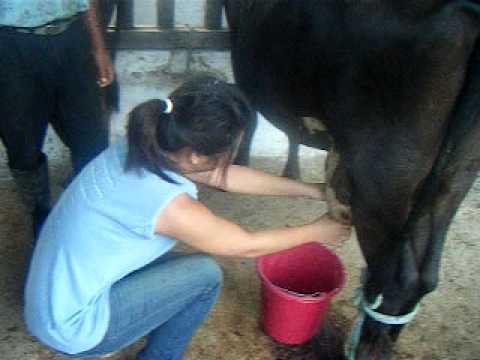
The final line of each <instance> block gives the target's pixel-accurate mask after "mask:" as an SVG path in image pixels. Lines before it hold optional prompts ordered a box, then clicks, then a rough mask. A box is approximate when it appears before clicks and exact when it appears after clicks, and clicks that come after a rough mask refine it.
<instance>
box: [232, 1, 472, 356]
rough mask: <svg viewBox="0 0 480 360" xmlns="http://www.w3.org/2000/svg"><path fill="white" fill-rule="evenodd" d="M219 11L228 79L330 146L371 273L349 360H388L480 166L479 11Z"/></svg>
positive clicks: (273, 4)
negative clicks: (313, 124)
mask: <svg viewBox="0 0 480 360" xmlns="http://www.w3.org/2000/svg"><path fill="white" fill-rule="evenodd" d="M226 11H227V18H228V21H229V25H230V28H231V32H232V61H233V66H234V72H235V77H236V81H237V82H238V83H239V84H240V86H241V87H242V89H243V90H244V91H245V92H246V94H247V95H248V96H250V98H251V100H252V103H253V104H254V106H255V107H256V108H257V109H258V110H260V111H261V112H262V113H263V114H264V115H265V116H266V117H267V118H268V119H269V120H271V121H272V122H273V124H274V125H276V126H277V127H278V128H280V129H281V130H283V131H285V132H287V133H288V134H289V136H290V137H291V138H293V139H294V140H295V141H297V142H300V143H305V144H307V145H310V146H317V147H322V146H324V145H325V138H324V135H322V134H321V133H320V135H318V136H315V135H313V136H312V135H311V134H310V133H309V131H308V130H307V129H306V128H305V126H304V123H303V122H302V121H301V118H303V117H311V118H315V119H317V120H321V122H323V124H324V125H325V126H326V128H327V130H328V132H329V134H330V135H331V137H332V139H333V141H334V148H335V157H336V158H337V160H338V161H337V162H336V166H335V168H334V170H333V171H330V173H331V177H330V185H331V186H332V187H333V192H332V193H331V194H336V195H337V198H338V199H339V200H340V201H341V202H342V203H343V204H346V205H348V206H350V208H351V216H352V221H353V223H354V225H355V227H356V230H357V235H358V240H359V242H360V246H361V249H362V252H363V254H364V256H365V259H366V261H367V265H368V271H367V276H366V279H365V284H364V292H363V293H364V295H363V300H362V305H361V306H360V309H361V311H363V312H364V313H365V315H364V321H363V322H362V323H360V324H359V327H360V331H359V332H358V335H359V341H358V342H359V343H358V346H356V345H355V344H353V346H352V349H351V352H350V354H349V355H348V357H349V358H350V359H365V360H372V359H388V358H390V357H391V345H392V343H393V342H394V341H395V340H396V339H397V337H398V335H399V333H400V330H401V328H402V326H403V324H404V323H406V322H408V321H409V320H411V318H412V317H413V315H414V312H415V309H416V306H417V304H418V303H419V301H420V300H421V298H422V297H423V296H424V295H425V294H427V293H428V292H431V291H433V290H434V289H435V288H436V286H437V282H438V271H439V264H440V258H441V254H442V249H443V242H444V239H445V236H446V233H447V230H448V227H449V224H450V222H451V220H452V217H453V216H454V214H455V212H456V210H457V208H458V206H459V205H460V203H461V202H462V200H463V198H464V196H465V194H466V193H467V191H468V189H469V188H470V186H471V185H472V183H473V181H474V180H475V178H476V176H477V172H478V170H479V168H480V151H478V148H477V146H478V145H477V144H478V143H479V140H480V44H479V41H478V39H479V33H480V16H479V14H480V4H479V2H478V1H455V0H453V1H444V0H343V1H342V0H302V1H299V0H263V1H262V0H226ZM253 130H254V129H251V131H250V132H253ZM337 215H338V214H337ZM354 340H355V339H354Z"/></svg>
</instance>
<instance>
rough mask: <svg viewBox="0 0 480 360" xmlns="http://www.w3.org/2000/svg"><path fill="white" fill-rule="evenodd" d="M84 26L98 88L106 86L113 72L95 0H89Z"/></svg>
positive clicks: (110, 81) (111, 79)
mask: <svg viewBox="0 0 480 360" xmlns="http://www.w3.org/2000/svg"><path fill="white" fill-rule="evenodd" d="M85 24H86V26H87V29H88V32H89V33H90V38H91V41H92V47H93V55H94V57H95V62H96V64H97V72H98V85H99V86H100V87H105V86H108V85H110V84H111V83H112V81H113V78H114V76H115V75H114V74H115V72H114V69H113V64H112V60H111V58H110V55H109V54H108V51H107V49H106V46H105V40H104V38H103V34H102V31H101V30H100V26H99V21H98V7H97V0H90V8H89V9H88V11H87V14H86V15H85Z"/></svg>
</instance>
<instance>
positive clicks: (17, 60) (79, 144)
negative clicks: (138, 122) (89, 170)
mask: <svg viewBox="0 0 480 360" xmlns="http://www.w3.org/2000/svg"><path fill="white" fill-rule="evenodd" d="M49 122H50V123H51V125H52V126H53V128H54V129H55V132H56V133H57V134H58V136H59V137H60V139H61V140H62V141H63V142H64V143H65V145H66V146H67V147H68V148H69V149H70V152H71V158H72V163H73V168H74V171H75V173H78V172H79V171H80V170H81V169H82V168H83V166H84V165H85V164H86V163H87V162H88V161H90V160H91V159H92V158H93V157H95V156H96V155H97V154H98V153H99V152H101V151H102V150H103V149H105V148H106V147H107V145H108V124H107V120H106V117H105V116H104V115H103V111H102V106H101V96H100V89H99V88H98V85H97V83H96V66H95V62H94V58H93V53H92V47H91V43H90V37H89V34H88V32H87V29H86V28H85V25H84V22H83V20H82V19H78V20H76V21H75V22H74V23H72V24H71V25H70V26H69V28H68V29H67V30H66V31H64V32H63V33H61V34H59V35H53V36H44V35H33V34H25V33H19V32H16V31H14V30H8V29H0V138H1V140H2V142H3V143H4V145H5V147H6V149H7V154H8V164H9V167H10V168H12V169H16V170H25V171H28V170H34V169H37V168H38V166H39V165H40V164H41V162H42V159H44V154H43V153H42V146H43V143H44V140H45V134H46V129H47V125H48V123H49Z"/></svg>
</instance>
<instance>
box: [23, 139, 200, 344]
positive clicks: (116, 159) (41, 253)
mask: <svg viewBox="0 0 480 360" xmlns="http://www.w3.org/2000/svg"><path fill="white" fill-rule="evenodd" d="M126 152H127V145H126V143H125V141H124V140H122V141H120V142H118V143H117V144H115V145H111V146H110V147H109V148H108V149H107V150H105V151H104V152H103V153H101V154H100V155H99V156H98V157H97V158H95V159H94V160H93V161H92V162H90V163H89V164H88V165H87V166H86V167H85V168H84V169H83V171H82V172H81V173H80V174H79V175H78V176H77V177H76V178H75V180H74V181H73V182H72V183H71V184H70V186H69V187H68V188H67V189H66V190H65V191H64V193H63V194H62V196H61V197H60V199H59V201H58V202H57V204H56V205H55V207H54V208H53V210H52V212H51V214H50V216H49V217H48V218H47V221H46V222H45V224H44V227H43V229H42V231H41V234H40V237H39V239H38V242H37V245H36V247H35V250H34V253H33V257H32V261H31V265H30V269H29V273H28V277H27V282H26V288H25V319H26V323H27V326H28V329H29V330H30V331H31V333H32V334H33V335H35V336H36V337H37V338H39V339H40V340H41V341H42V342H44V343H45V344H47V345H48V346H50V347H52V348H54V349H57V350H60V351H62V352H64V353H68V354H76V353H79V352H82V351H86V350H89V349H92V348H93V347H95V346H96V345H97V344H98V343H100V341H101V340H102V339H103V337H104V335H105V333H106V331H107V328H108V323H109V317H110V312H109V292H110V288H111V286H112V284H113V283H115V282H116V281H118V280H119V279H121V278H123V277H124V276H125V275H127V274H129V273H131V272H132V271H134V270H137V269H139V268H142V267H144V266H145V265H147V264H148V263H150V262H151V261H153V260H155V259H156V258H158V257H159V256H161V255H163V254H164V253H165V252H167V251H168V250H170V249H171V248H172V247H173V246H174V244H175V242H176V241H175V239H172V238H169V237H167V236H159V235H156V234H155V233H154V226H155V225H154V224H155V220H156V218H157V216H158V214H159V213H160V212H161V211H162V209H163V208H165V207H166V206H167V205H168V204H169V202H170V201H171V200H172V199H173V198H175V197H176V196H178V195H179V194H182V193H186V194H188V195H190V196H191V197H193V198H196V196H197V190H196V186H195V185H194V184H193V183H192V182H191V181H189V180H188V179H186V178H184V177H182V176H180V175H177V174H174V173H172V172H167V174H169V175H170V176H171V177H172V178H173V179H175V180H176V181H177V182H179V184H171V183H168V182H166V181H164V180H163V179H161V178H160V177H159V176H157V175H155V174H153V173H151V172H148V171H146V170H142V171H141V172H140V173H139V172H137V171H129V172H125V171H124V170H123V166H124V163H125V158H126Z"/></svg>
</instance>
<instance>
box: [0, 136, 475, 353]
mask: <svg viewBox="0 0 480 360" xmlns="http://www.w3.org/2000/svg"><path fill="white" fill-rule="evenodd" d="M52 146H53V145H52V143H51V142H49V143H48V144H47V152H48V151H51V147H52ZM60 153H61V154H62V155H61V156H57V157H55V158H54V159H53V160H52V161H51V164H50V166H51V173H52V184H53V185H52V188H53V190H54V193H57V194H58V193H59V192H60V191H61V188H60V186H59V184H60V183H61V181H62V180H63V179H64V178H65V177H66V176H67V173H68V165H67V164H68V158H67V157H66V156H65V155H64V154H65V152H64V151H61V152H60ZM302 165H303V171H304V178H305V179H306V180H309V181H321V180H322V176H323V175H322V171H321V169H322V166H323V158H322V157H321V156H319V157H318V158H315V159H310V160H308V161H307V160H306V161H304V162H303V163H302ZM254 166H256V167H259V168H263V169H266V170H269V171H272V172H277V173H278V172H279V171H280V169H281V167H282V166H283V160H282V159H256V160H255V162H254ZM0 196H1V198H2V203H1V204H2V206H1V208H0V324H1V325H2V326H1V327H0V359H2V360H3V359H5V360H7V359H8V360H47V359H48V360H60V359H63V358H62V357H61V356H59V355H56V354H54V353H52V352H50V351H48V350H46V349H45V348H44V347H43V346H42V345H41V344H39V343H38V342H36V341H35V339H33V338H32V337H31V336H30V335H29V334H28V333H27V332H26V329H25V326H24V324H23V321H22V287H23V281H24V275H25V272H26V267H27V264H28V259H29V257H30V253H31V240H30V238H31V235H30V228H29V226H30V224H29V219H28V218H27V217H25V214H24V210H23V209H22V207H21V206H20V205H19V198H18V194H17V193H16V191H15V188H14V186H13V183H12V181H11V178H10V176H9V174H8V170H7V168H6V160H5V152H4V150H3V149H0ZM201 199H202V201H204V202H205V203H206V204H207V205H208V206H209V207H210V208H211V209H213V211H214V212H216V213H218V214H220V215H223V216H225V217H227V218H229V219H231V220H234V221H236V222H238V223H239V224H241V225H243V226H245V227H247V228H249V229H260V228H266V227H272V226H277V225H279V226H280V225H285V224H300V223H304V222H307V221H310V220H312V219H314V218H316V217H318V216H319V215H320V214H321V213H323V212H324V211H325V205H324V204H323V203H321V202H316V201H312V200H306V199H282V198H276V197H254V196H245V195H233V194H225V193H221V192H217V191H212V190H208V191H202V192H201ZM479 214H480V182H477V183H476V184H475V186H474V188H473V189H472V191H471V192H470V193H469V195H468V197H467V199H466V201H465V202H464V204H463V206H462V208H461V209H460V211H459V213H458V215H457V216H456V218H455V221H454V223H453V224H452V227H451V230H450V233H449V239H448V242H447V246H446V249H445V256H444V258H443V267H442V271H441V276H440V279H441V283H440V288H439V289H438V290H437V291H436V292H434V293H433V294H431V295H428V296H427V297H426V299H425V300H424V302H423V305H422V308H421V311H420V313H419V315H418V316H417V318H416V319H415V320H414V321H413V323H412V324H410V325H409V326H408V327H407V328H406V329H405V330H404V332H403V334H402V336H401V339H400V341H399V343H398V346H397V350H396V352H397V356H396V358H397V359H418V360H427V359H428V360H454V359H455V360H457V359H462V360H480V354H479V353H480V342H479V341H478V340H479V337H480V315H479V311H478V309H479V306H480V290H479V289H480V278H479V276H478V274H479V273H480V262H479V260H478V259H479V256H480V242H479V241H478V240H479V230H480V221H479V219H480V217H479ZM338 253H339V255H340V256H341V258H342V260H343V262H344V264H345V266H346V269H347V273H348V281H347V285H346V288H345V289H344V290H343V291H342V292H341V293H340V294H339V295H338V296H337V297H336V298H335V300H334V302H333V304H332V306H331V308H330V312H329V317H330V319H331V323H332V324H333V325H334V329H336V330H337V331H338V332H339V333H343V332H345V331H347V330H348V328H349V327H350V325H351V322H352V321H353V320H354V318H355V315H356V311H355V308H354V306H353V304H352V301H351V298H352V296H353V292H354V289H355V288H356V287H357V286H358V279H359V273H360V269H361V267H362V266H363V260H362V257H361V254H360V252H359V250H358V246H357V244H356V242H355V239H354V238H352V240H351V241H349V242H348V243H347V244H345V245H344V246H343V247H342V248H341V249H339V251H338ZM218 260H219V262H220V264H221V265H222V267H223V269H224V272H225V287H224V291H223V293H222V296H221V298H220V300H219V303H218V304H217V306H216V307H215V309H214V311H213V313H212V314H211V316H210V317H209V318H208V320H207V322H206V324H205V325H204V326H203V327H202V328H201V330H200V331H199V332H198V333H197V334H196V335H195V337H194V339H193V341H192V343H191V346H190V347H189V350H188V353H187V356H186V360H247V359H249V360H250V359H255V360H270V359H278V360H280V359H282V360H286V359H299V360H300V359H303V360H306V359H315V357H314V356H313V355H312V353H311V352H310V346H309V344H307V345H305V346H298V347H285V346H280V345H278V344H275V343H274V342H273V341H271V340H270V339H269V338H268V337H266V336H265V335H263V334H262V332H261V331H260V330H259V328H258V311H259V301H260V299H259V284H258V279H257V277H256V274H255V271H254V262H253V261H252V260H242V259H233V258H219V259H218ZM141 346H142V343H141V341H140V342H138V343H136V344H134V345H132V346H131V347H129V348H128V349H126V350H125V351H123V352H122V353H121V354H119V355H117V356H115V357H114V359H116V360H126V359H133V358H134V353H135V352H136V351H137V350H138V348H139V347H141Z"/></svg>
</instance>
